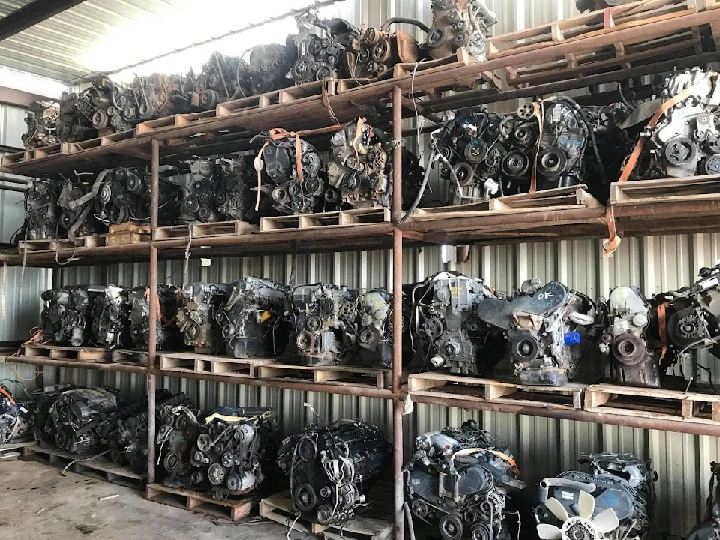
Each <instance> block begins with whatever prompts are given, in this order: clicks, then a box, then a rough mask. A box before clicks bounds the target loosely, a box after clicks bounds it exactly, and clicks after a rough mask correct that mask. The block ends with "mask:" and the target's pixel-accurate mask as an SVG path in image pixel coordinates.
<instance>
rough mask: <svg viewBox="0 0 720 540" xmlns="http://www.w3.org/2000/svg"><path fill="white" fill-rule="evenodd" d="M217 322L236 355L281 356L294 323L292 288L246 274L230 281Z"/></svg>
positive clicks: (252, 356) (229, 351)
mask: <svg viewBox="0 0 720 540" xmlns="http://www.w3.org/2000/svg"><path fill="white" fill-rule="evenodd" d="M229 291H230V292H229V296H228V299H227V302H226V303H225V304H224V305H223V307H222V310H221V311H219V312H218V322H219V324H220V325H221V326H222V336H223V338H224V339H225V342H226V343H227V352H228V354H230V355H232V356H234V357H235V358H254V357H271V356H279V355H281V354H282V353H283V352H284V351H285V348H286V347H287V344H288V341H289V339H290V331H291V328H292V324H291V323H290V319H289V317H288V296H289V294H290V288H289V287H287V286H285V285H280V284H279V283H275V282H274V281H270V280H267V279H260V278H254V277H246V278H243V279H242V280H240V281H236V282H235V283H231V284H230V285H229Z"/></svg>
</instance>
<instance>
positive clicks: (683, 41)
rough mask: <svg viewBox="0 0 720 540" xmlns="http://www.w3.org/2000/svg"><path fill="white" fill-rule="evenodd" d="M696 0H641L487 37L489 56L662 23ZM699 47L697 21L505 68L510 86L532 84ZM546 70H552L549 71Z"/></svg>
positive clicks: (690, 51) (692, 10)
mask: <svg viewBox="0 0 720 540" xmlns="http://www.w3.org/2000/svg"><path fill="white" fill-rule="evenodd" d="M697 11H698V6H697V2H696V0H646V1H640V2H633V3H628V4H624V5H621V6H617V7H614V8H608V9H604V10H598V11H593V12H590V13H586V14H583V15H580V16H578V17H573V18H570V19H565V20H562V21H557V22H553V23H551V24H545V25H540V26H536V27H532V28H527V29H523V30H518V31H516V32H511V33H508V34H503V35H500V36H496V37H493V38H490V40H489V42H488V48H489V51H490V54H489V55H488V59H489V60H494V59H498V58H502V57H503V56H508V55H516V54H520V53H523V52H526V51H542V50H543V49H545V48H548V47H552V46H553V45H557V44H563V43H572V42H579V41H583V40H587V39H590V38H593V37H596V36H601V35H603V34H604V33H607V32H608V31H613V32H617V31H619V30H623V29H630V28H638V27H641V26H644V25H648V24H652V23H662V22H664V21H668V20H670V19H673V18H676V17H678V16H683V15H690V14H695V13H697ZM702 51H703V48H702V44H701V37H700V27H699V26H694V27H692V28H690V29H679V30H677V31H674V32H667V33H661V34H659V35H657V36H652V37H644V36H639V37H637V38H633V39H627V40H617V41H614V42H612V43H611V44H608V45H605V46H599V47H596V48H594V49H592V50H587V51H586V50H577V51H573V50H571V49H569V50H568V51H567V52H566V53H565V54H562V55H557V56H554V57H553V56H551V57H548V58H545V59H544V60H543V61H538V62H533V63H527V64H525V65H522V64H520V65H515V66H513V68H512V69H508V70H506V79H507V82H508V84H510V85H512V86H521V85H526V84H530V85H535V84H543V83H546V82H550V81H551V80H557V77H558V75H560V76H564V77H573V76H575V77H577V76H581V75H590V74H594V73H599V72H602V71H603V70H608V69H619V68H631V67H632V66H637V65H642V64H647V63H651V62H652V61H654V60H657V59H663V58H673V57H678V56H686V55H688V54H693V53H701V52H702ZM551 72H552V73H551Z"/></svg>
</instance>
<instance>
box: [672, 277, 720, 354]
mask: <svg viewBox="0 0 720 540" xmlns="http://www.w3.org/2000/svg"><path fill="white" fill-rule="evenodd" d="M660 300H661V301H664V302H669V303H668V304H666V319H667V326H666V328H667V340H668V345H669V348H670V352H669V354H670V356H671V359H669V360H668V359H664V360H663V361H664V363H668V362H669V363H670V364H672V363H674V362H678V361H682V360H683V359H685V358H686V357H690V358H689V359H690V360H692V362H693V364H696V360H697V359H696V356H695V355H696V354H697V352H699V351H700V350H702V349H708V350H709V351H710V353H712V354H713V355H714V356H715V357H716V358H720V345H718V343H719V342H720V264H718V265H716V266H714V267H713V268H701V269H700V278H699V279H698V281H696V282H695V284H693V285H692V286H691V287H683V288H681V289H678V290H677V291H671V292H667V293H664V294H662V295H660Z"/></svg>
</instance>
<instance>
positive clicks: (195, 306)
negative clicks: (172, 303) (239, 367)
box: [176, 283, 230, 354]
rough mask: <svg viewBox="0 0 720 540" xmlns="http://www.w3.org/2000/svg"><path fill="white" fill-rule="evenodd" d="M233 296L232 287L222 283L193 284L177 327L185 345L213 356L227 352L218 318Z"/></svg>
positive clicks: (186, 293) (178, 316) (188, 291)
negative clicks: (231, 293)
mask: <svg viewBox="0 0 720 540" xmlns="http://www.w3.org/2000/svg"><path fill="white" fill-rule="evenodd" d="M229 295H230V288H229V287H228V286H227V285H224V284H218V283H192V284H190V285H188V286H186V287H185V289H184V290H183V303H182V305H181V307H180V308H179V309H178V312H177V319H176V320H177V326H178V328H179V330H180V332H182V334H183V340H184V341H185V345H190V346H192V347H195V348H196V350H198V349H201V350H203V351H204V352H208V353H210V354H222V353H224V352H225V342H224V341H223V337H222V327H221V326H220V324H219V323H218V316H219V314H220V312H221V311H222V307H223V305H224V304H225V302H227V299H228V296H229Z"/></svg>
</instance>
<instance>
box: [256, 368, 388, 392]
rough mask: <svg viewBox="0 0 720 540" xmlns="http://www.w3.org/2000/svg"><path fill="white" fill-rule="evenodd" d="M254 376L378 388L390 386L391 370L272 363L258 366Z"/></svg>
mask: <svg viewBox="0 0 720 540" xmlns="http://www.w3.org/2000/svg"><path fill="white" fill-rule="evenodd" d="M255 376H256V378H258V379H282V380H300V381H312V382H316V383H330V384H341V385H348V384H349V385H358V384H365V385H371V386H374V387H376V388H380V389H385V388H390V387H391V386H392V371H391V370H389V369H374V368H362V367H355V366H299V365H290V364H280V363H274V364H264V365H261V366H258V368H257V370H256V375H255Z"/></svg>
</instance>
